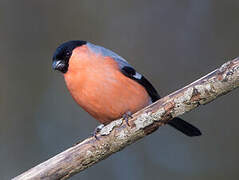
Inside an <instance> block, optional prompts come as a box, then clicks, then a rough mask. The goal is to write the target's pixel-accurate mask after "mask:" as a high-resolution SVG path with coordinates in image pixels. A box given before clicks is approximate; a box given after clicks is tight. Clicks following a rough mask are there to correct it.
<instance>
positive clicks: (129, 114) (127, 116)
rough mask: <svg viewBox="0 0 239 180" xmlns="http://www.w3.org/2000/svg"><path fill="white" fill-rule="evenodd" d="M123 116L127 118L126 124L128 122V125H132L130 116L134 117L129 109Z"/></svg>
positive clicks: (124, 118)
mask: <svg viewBox="0 0 239 180" xmlns="http://www.w3.org/2000/svg"><path fill="white" fill-rule="evenodd" d="M122 118H123V120H125V122H126V124H127V125H128V126H130V125H129V119H130V118H133V116H132V113H131V112H130V111H127V112H126V113H124V115H123V117H122Z"/></svg>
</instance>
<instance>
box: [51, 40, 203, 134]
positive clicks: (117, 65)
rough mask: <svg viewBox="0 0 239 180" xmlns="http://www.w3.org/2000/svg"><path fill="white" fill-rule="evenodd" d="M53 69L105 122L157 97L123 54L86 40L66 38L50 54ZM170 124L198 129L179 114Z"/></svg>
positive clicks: (79, 100)
mask: <svg viewBox="0 0 239 180" xmlns="http://www.w3.org/2000/svg"><path fill="white" fill-rule="evenodd" d="M52 66H53V69H55V70H58V71H61V72H62V73H63V74H64V78H65V82H66V85H67V88H68V90H69V91H70V93H71V95H72V97H73V98H74V100H75V101H76V102H77V103H78V104H79V105H80V106H81V107H82V108H83V109H84V110H85V111H87V112H88V113H89V114H90V115H92V116H93V117H94V118H95V119H96V120H98V121H99V122H100V123H102V124H104V125H106V124H108V123H110V122H111V121H113V120H116V119H119V118H121V117H122V116H123V115H124V114H125V113H127V112H130V113H135V112H136V111H138V110H140V109H142V108H144V107H145V106H147V105H149V104H151V103H152V102H155V101H156V100H158V99H159V98H160V96H159V95H158V93H157V91H156V90H155V88H154V87H153V86H152V85H151V83H150V82H149V81H148V80H147V79H146V78H145V77H144V76H143V75H141V74H140V73H138V72H137V71H136V70H135V69H134V68H133V67H132V66H131V65H130V64H129V63H128V62H127V61H126V60H125V59H124V58H122V57H121V56H119V55H117V54H116V53H114V52H112V51H110V50H108V49H106V48H104V47H101V46H97V45H94V44H92V43H89V42H87V41H68V42H65V43H63V44H61V45H60V46H59V47H58V48H57V49H56V51H55V53H54V55H53V64H52ZM168 124H169V125H171V126H173V127H175V128H176V129H178V130H180V131H181V132H183V133H184V134H186V135H188V136H199V135H201V132H200V131H199V130H198V129H197V128H196V127H194V126H192V125H191V124H189V123H187V122H185V121H184V120H182V119H180V118H174V119H173V120H171V121H169V123H168Z"/></svg>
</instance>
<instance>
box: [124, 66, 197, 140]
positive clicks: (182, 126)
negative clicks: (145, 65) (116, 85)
mask: <svg viewBox="0 0 239 180" xmlns="http://www.w3.org/2000/svg"><path fill="white" fill-rule="evenodd" d="M121 72H122V73H123V74H124V75H125V76H127V77H129V78H130V79H133V80H135V81H137V82H138V83H139V84H141V85H142V86H143V87H144V88H145V89H146V91H147V92H148V94H149V96H150V98H151V100H152V102H155V101H157V100H158V99H160V96H159V94H158V92H157V91H156V89H155V88H154V87H153V85H152V84H151V83H150V82H149V81H148V80H147V79H146V78H145V77H144V76H143V75H141V74H138V73H137V72H136V71H135V69H134V68H132V67H129V66H124V67H123V68H121ZM168 124H169V125H170V126H172V127H174V128H175V129H177V130H179V131H181V132H182V133H184V134H185V135H187V136H191V137H192V136H200V135H201V132H200V130H199V129H198V128H196V127H195V126H193V125H191V124H189V123H188V122H186V121H184V120H182V119H180V118H178V117H177V118H174V119H172V120H171V121H169V122H168Z"/></svg>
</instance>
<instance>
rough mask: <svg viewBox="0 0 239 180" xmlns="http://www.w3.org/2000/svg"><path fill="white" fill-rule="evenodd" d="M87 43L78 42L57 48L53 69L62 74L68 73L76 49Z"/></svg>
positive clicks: (69, 42) (70, 42)
mask: <svg viewBox="0 0 239 180" xmlns="http://www.w3.org/2000/svg"><path fill="white" fill-rule="evenodd" d="M86 43H87V42H86V41H81V40H76V41H68V42H65V43H63V44H61V45H60V46H59V47H57V49H56V51H55V53H54V55H53V62H52V68H53V69H54V70H58V71H60V72H62V73H66V72H67V71H68V67H69V60H70V57H71V55H72V51H73V50H74V49H75V48H76V47H80V46H82V45H85V44H86Z"/></svg>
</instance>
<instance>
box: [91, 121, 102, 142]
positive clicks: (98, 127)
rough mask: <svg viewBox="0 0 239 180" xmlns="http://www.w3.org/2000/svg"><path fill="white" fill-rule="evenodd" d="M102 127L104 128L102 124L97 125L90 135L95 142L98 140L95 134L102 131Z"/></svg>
mask: <svg viewBox="0 0 239 180" xmlns="http://www.w3.org/2000/svg"><path fill="white" fill-rule="evenodd" d="M103 127H104V124H100V125H98V126H97V127H96V128H95V130H94V132H93V133H92V136H94V137H95V139H96V140H99V138H98V137H97V133H98V132H100V131H101V129H103Z"/></svg>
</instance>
